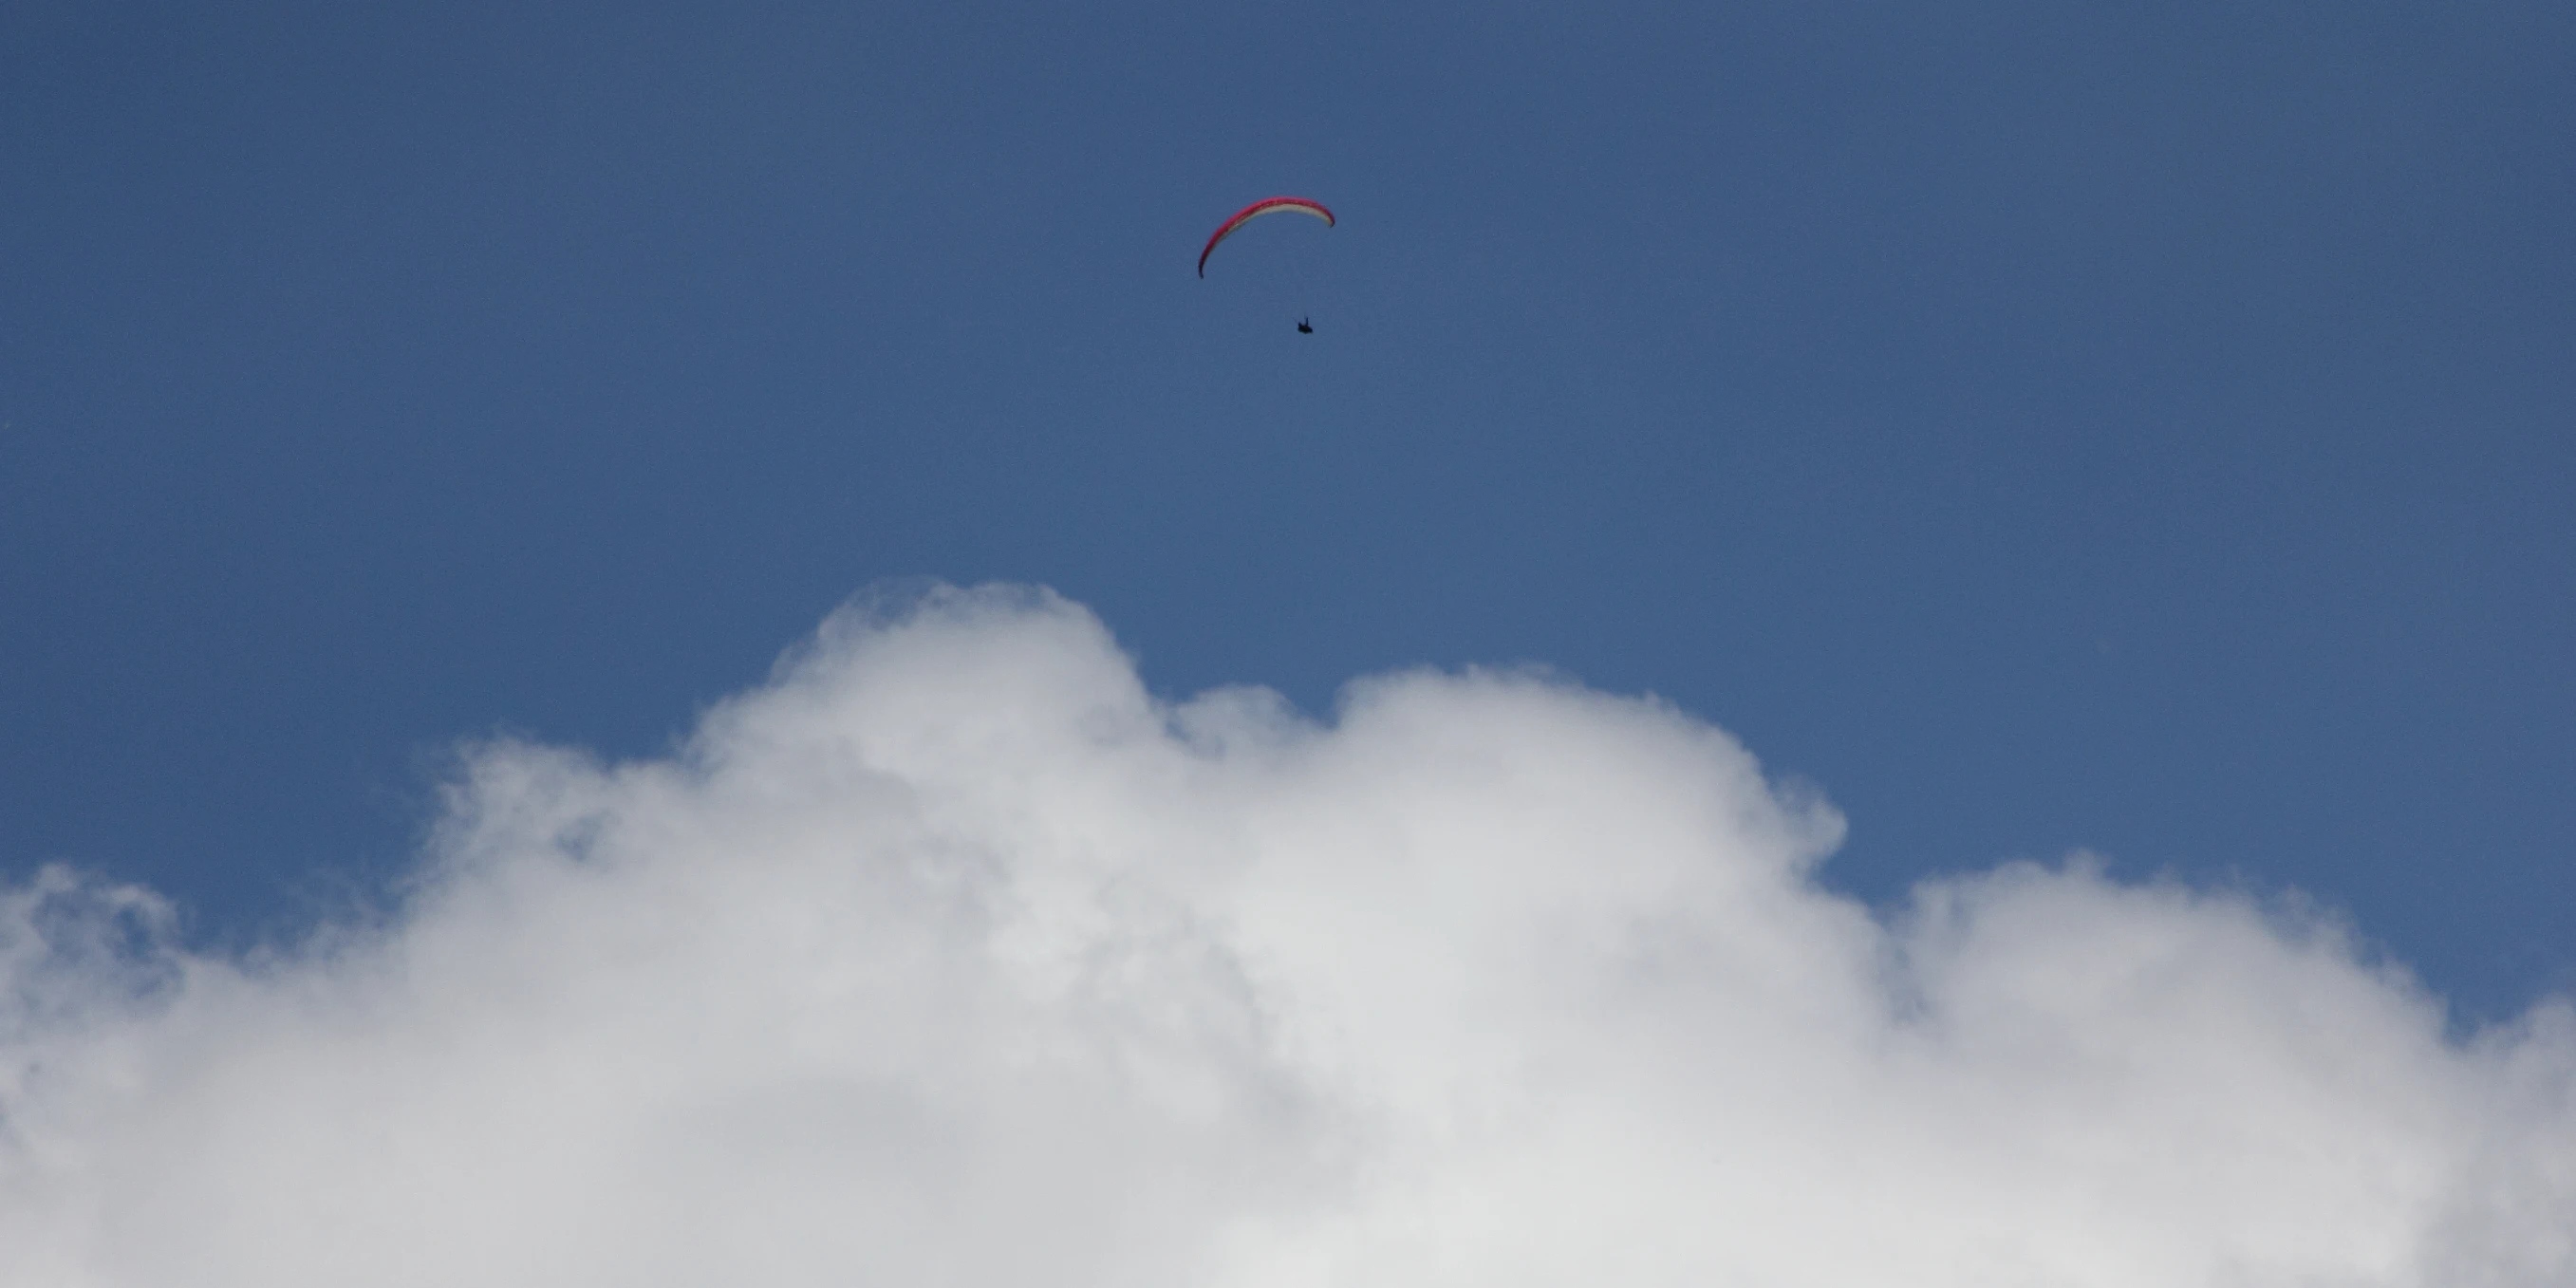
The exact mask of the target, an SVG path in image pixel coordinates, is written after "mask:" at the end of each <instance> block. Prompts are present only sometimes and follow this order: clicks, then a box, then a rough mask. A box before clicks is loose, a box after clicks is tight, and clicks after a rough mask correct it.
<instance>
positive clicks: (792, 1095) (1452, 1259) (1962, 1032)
mask: <svg viewBox="0 0 2576 1288" xmlns="http://www.w3.org/2000/svg"><path fill="white" fill-rule="evenodd" d="M1839 834H1840V820H1839V819H1838V818H1837V817H1836V816H1835V815H1834V813H1833V812H1832V811H1831V810H1830V809H1829V808H1827V807H1825V806H1824V805H1822V804H1821V803H1819V802H1816V801H1813V800H1806V799H1799V798H1796V797H1795V796H1793V795H1791V794H1785V793H1783V792H1781V791H1779V790H1776V789H1775V788H1774V787H1773V786H1772V785H1770V784H1769V783H1768V782H1766V780H1765V779H1764V777H1763V776H1762V774H1761V772H1760V770H1759V767H1758V766H1757V765H1756V764H1755V762H1754V761H1753V759H1752V758H1751V757H1750V756H1749V755H1748V754H1747V753H1746V752H1745V751H1744V750H1743V749H1742V748H1741V747H1739V746H1738V745H1737V744H1736V743H1734V742H1733V741H1732V740H1730V739H1729V738H1728V737H1727V736H1726V735H1724V734H1723V733H1721V732H1719V731H1717V730H1715V729H1712V728H1710V727H1708V726H1707V725H1704V724H1701V723H1698V722H1696V721H1693V720H1691V719H1690V718H1688V717H1686V716H1684V715H1682V714H1679V713H1677V712H1675V711H1672V710H1670V709H1668V708H1665V707H1662V706H1659V705H1656V704H1653V703H1650V702H1641V701H1634V700H1628V699H1622V698H1615V697H1609V696H1604V695H1602V694H1598V693H1592V692H1587V691H1584V690H1582V689H1580V688H1576V687H1572V686H1569V685H1566V684H1563V683H1559V682H1553V681H1549V680H1546V679H1543V678H1537V677H1531V676H1526V675H1518V674H1488V673H1469V674H1463V675H1461V674H1434V673H1419V674H1406V675H1397V676H1389V677H1382V678H1378V679H1373V680H1368V681H1363V682H1361V683H1359V684H1356V685H1355V686H1353V687H1352V689H1351V690H1350V691H1349V694H1348V695H1347V700H1346V702H1345V704H1344V706H1343V708H1342V710H1341V711H1340V712H1339V713H1338V715H1337V716H1336V718H1335V719H1334V720H1333V721H1332V722H1331V723H1330V724H1329V725H1318V724H1314V723H1311V722H1308V721H1306V720H1304V719H1302V718H1300V717H1298V716H1297V715H1295V714H1293V713H1292V712H1290V711H1288V710H1286V709H1285V708H1284V707H1283V706H1282V705H1281V704H1280V703H1279V702H1278V701H1277V700H1276V699H1274V698H1272V697H1271V696H1269V695H1267V694H1265V693H1263V692H1261V691H1258V690H1229V691H1223V692H1217V693H1211V694H1206V695H1202V696H1200V697H1197V698H1195V699H1192V700H1190V701H1188V702H1185V703H1181V704H1179V705H1177V706H1175V705H1167V704H1163V703H1158V702H1157V701H1155V700H1154V699H1153V698H1152V697H1150V696H1149V694H1148V693H1147V692H1146V690H1145V689H1144V688H1143V687H1142V686H1141V685H1140V683H1139V682H1138V680H1137V677H1136V674H1135V672H1134V670H1133V668H1132V666H1131V665H1130V664H1129V662H1128V661H1127V659H1126V658H1125V657H1124V656H1122V655H1121V654H1120V652H1119V651H1118V649H1117V648H1116V646H1115V645H1114V643H1113V642H1112V641H1111V639H1110V638H1109V636H1108V634H1107V632H1106V631H1105V630H1104V629H1103V628H1102V627H1101V625H1100V624H1099V623H1098V622H1097V621H1095V620H1094V619H1093V618H1092V617H1091V616H1090V615H1089V614H1087V613H1085V612H1083V611H1082V610H1081V609H1079V608H1077V607H1075V606H1072V605H1069V604H1067V603H1064V602H1063V601H1061V600H1058V599H1055V598H1053V597H1051V596H1048V595H1045V594H1042V593H1032V592H1013V591H976V592H940V593H936V594H933V595H931V596H929V597H928V598H927V599H926V600H924V601H922V602H920V603H918V604H916V605H913V606H912V607H910V608H908V609H906V610H904V611H902V612H885V611H866V610H853V611H852V612H849V613H845V614H843V615H842V616H841V617H839V618H836V619H835V620H834V621H833V622H831V623H830V624H828V625H827V626H826V627H825V629H824V630H823V631H822V632H821V633H820V635H819V636H818V637H817V638H816V639H815V640H814V641H813V642H812V643H811V644H810V645H808V646H807V647H805V648H803V649H801V650H800V651H799V652H798V653H797V654H795V655H794V656H792V657H791V658H790V659H789V660H788V661H787V662H786V663H784V664H782V666H781V668H780V670H779V673H778V674H777V675H776V676H775V677H774V679H773V680H772V681H771V682H770V683H768V684H766V685H764V686H762V687H760V688H758V689H756V690H754V691H752V692H749V693H747V694H744V695H742V696H740V697H738V698H736V699H734V700H732V701H730V702H728V703H726V704H724V705H722V706H720V707H719V708H717V709H715V710H714V711H712V712H710V713H709V714H708V715H707V716H706V718H705V719H704V720H703V722H702V723H701V726H700V728H699V729H698V730H697V732H696V733H695V734H694V735H693V737H692V739H691V740H690V741H689V742H688V744H687V745H686V747H685V748H684V749H683V750H682V751H681V752H680V753H678V754H676V755H674V756H672V757H671V758H669V759H665V760H656V761H649V762H642V763H633V764H621V765H603V764H600V763H597V762H595V761H594V760H592V759H591V758H588V757H586V756H583V755H580V754H577V753H574V752H568V751H563V750H559V749H553V748H547V747H541V746H531V745H524V744H514V743H505V744H495V745H488V746H482V747H478V748H474V749H472V750H470V751H469V752H468V753H467V754H466V755H465V757H464V758H463V760H462V762H461V769H460V772H459V774H458V777H457V780H456V782H455V784H454V787H453V789H452V794H451V797H450V799H449V801H448V804H447V808H446V811H445V814H444V817H443V822H442V825H441V826H440V828H439V830H438V832H437V835H436V837H435V840H434V842H433V843H432V845H431V847H430V850H429V852H428V853H427V855H426V856H425V857H424V862H423V869H422V875H421V879H420V882H419V884H418V885H417V887H416V888H415V889H414V890H413V891H412V892H411V893H410V894H409V895H408V896H407V898H406V900H405V902H404V903H403V905H402V906H401V909H400V911H399V912H398V914H396V915H394V916H392V917H389V918H387V919H386V920H384V921H383V922H382V923H381V924H372V925H350V926H341V927H335V928H330V929H328V930H326V931H325V932H324V933H322V934H321V935H319V936H317V937H316V938H315V939H314V940H313V942H311V943H310V944H307V945H303V946H300V947H298V948H296V949H294V950H292V951H284V952H277V953H271V954H267V955H263V956H258V957H253V958H218V957H210V956H205V955H198V954H192V953H190V952H187V951H185V950H183V949H181V948H179V947H177V946H175V943H174V940H173V939H172V937H171V935H170V930H169V925H168V920H169V919H168V915H167V912H166V910H165V909H163V908H162V907H161V906H160V905H159V904H158V903H157V902H156V901H155V900H154V899H153V898H152V897H151V896H150V895H148V894H146V893H143V892H139V891H133V890H127V889H120V888H116V887H112V886H107V885H102V884H100V883H98V882H95V881H90V880H86V879H82V878H77V877H74V876H71V875H69V874H65V873H62V872H54V873H49V874H47V875H45V876H43V877H41V878H39V879H38V880H37V881H35V882H34V883H32V884H29V885H25V886H22V887H19V888H17V889H15V890H11V891H8V892H6V893H5V895H0V972H5V974H6V991H5V992H0V1283H6V1284H11V1285H30V1286H33V1285H45V1286H47V1288H87V1286H90V1285H172V1284H188V1285H197V1286H205V1288H221V1286H223V1285H253V1284H259V1285H307V1284H310V1285H326V1284H327V1285H333V1286H334V1288H338V1286H340V1285H347V1284H370V1285H405V1284H422V1285H428V1284H437V1285H442V1286H444V1285H454V1284H459V1283H479V1284H531V1285H534V1284H545V1285H590V1284H596V1285H617V1286H618V1288H636V1286H638V1285H656V1284H673V1285H678V1284H691V1285H703V1284H763V1285H798V1284H827V1283H828V1284H835V1285H841V1284H850V1283H867V1284H879V1285H955V1286H959V1288H981V1286H984V1285H992V1286H994V1288H1000V1286H1001V1285H1011V1286H1013V1288H1021V1286H1024V1285H1030V1284H1047V1285H1054V1286H1057V1288H1084V1286H1086V1285H1101V1286H1104V1288H1105V1286H1108V1285H1117V1286H1119V1288H1138V1286H1145V1288H1150V1286H1156V1285H1170V1286H1171V1288H1181V1286H1182V1285H1189V1286H1190V1288H1290V1286H1291V1285H1294V1286H1295V1288H1325V1286H1337V1285H1339V1286H1349V1288H1379V1286H1385V1288H1397V1286H1399V1285H1400V1286H1401V1288H1445V1286H1451V1285H1455V1286H1457V1288H1466V1286H1468V1285H1474V1286H1475V1288H1502V1286H1510V1285H1577V1284H1581V1285H1597V1284H1633V1285H1682V1284H1689V1285H1719V1284H1729V1285H1732V1284H1743V1285H1764V1286H1771V1285H1800V1286H1804V1285H1814V1286H1817V1288H1822V1286H1825V1285H1833V1286H1834V1288H1846V1286H1848V1285H1852V1284H1899V1283H1901V1284H1906V1285H1912V1286H1916V1288H1944V1286H1952V1285H1955V1286H1957V1288H1970V1286H1972V1285H1973V1286H1974V1288H2013V1286H2017V1285H2088V1286H2090V1285H2098V1286H2101V1288H2128V1286H2131V1285H2135V1286H2137V1288H2149V1286H2152V1288H2177V1286H2193V1285H2212V1286H2215V1285H2241V1286H2246V1288H2253V1286H2257V1285H2283V1286H2285V1288H2286V1286H2289V1285H2301V1286H2327V1285H2331V1286H2335V1288H2360V1286H2364V1285H2392V1286H2394V1285H2421V1286H2423V1288H2435V1286H2439V1288H2476V1286H2479V1285H2488V1286H2494V1288H2504V1286H2508V1285H2510V1286H2515V1288H2521V1286H2524V1285H2529V1286H2532V1288H2538V1286H2540V1285H2564V1284H2567V1283H2569V1282H2576V1236H2571V1233H2570V1232H2571V1231H2576V1162H2571V1160H2576V1023H2571V1020H2570V1016H2569V1012H2568V1011H2567V1010H2566V1009H2565V1007H2564V1006H2562V1005H2559V1004H2554V1003H2553V1004H2552V1005H2550V1006H2547V1007H2544V1008H2542V1009H2540V1010H2537V1011H2535V1012H2533V1013H2532V1014H2531V1015H2529V1016H2527V1017H2525V1018H2524V1019H2523V1020H2522V1021H2520V1022H2518V1023H2516V1024H2514V1025H2511V1026H2509V1027H2505V1028H2500V1029H2497V1030H2494V1031H2490V1032H2486V1033H2483V1034H2479V1035H2476V1036H2474V1037H2473V1038H2471V1039H2469V1040H2467V1041H2465V1042H2461V1041H2454V1040H2450V1039H2446V1037H2445V1036H2444V1021H2443V1016H2442V1013H2441V1010H2440V1008H2439V1006H2438V1005H2437V1004H2436V1003H2435V1002H2434V1001H2432V1000H2431V999H2429V998H2427V997H2426V996H2424V995H2423V994H2422V993H2420V992H2419V991H2418V990H2416V989H2415V988H2414V987H2413V986H2412V985H2411V984H2410V983H2409V982H2408V981H2407V980H2406V979H2405V978H2404V977H2403V976H2402V975H2401V974H2398V973H2395V972H2393V971H2391V970H2389V969H2387V968H2384V967H2381V966H2378V965H2374V964H2372V963H2371V962H2369V961H2367V960H2365V959H2364V958H2363V957H2362V956H2360V955H2358V954H2357V953H2356V950H2355V948H2354V946H2353V944H2352V942H2351V941H2350V939H2349V938H2348V937H2347V936H2346V935H2345V934H2344V933H2343V932H2342V931H2341V930H2340V929H2339V928H2338V927H2337V926H2336V924H2335V923H2334V922H2333V921H2331V920H2330V919H2326V918H2322V917H2319V916H2316V915H2313V914H2309V913H2304V912H2301V911H2300V910H2298V909H2297V908H2296V907H2293V906H2272V905H2266V904H2261V903H2258V902H2256V901H2253V900H2250V899H2248V898H2247V897H2244V896H2241V895H2238V894H2234V893H2227V892H2205V891H2194V890H2190V889H2184V888H2180V887H2174V886H2164V885H2150V886H2139V885H2133V884H2124V883H2122V882H2119V881H2116V880H2113V879H2111V878H2109V877H2107V876H2106V875H2104V874H2103V872H2102V871H2100V870H2099V869H2098V868H2097V867H2095V866H2092V865H2088V864H2087V863H2085V862H2083V861H2081V860H2077V861H2072V862H2070V863H2068V864H2066V865H2064V866H2061V867H2054V868H2042V867H2037V866H2026V865H2017V866H2012V867H2006V868H2002V869H1999V870H1996V871H1993V872H1989V873H1985V874H1982V875H1977V876H1973V877H1968V878H1964V879H1956V880H1947V881H1941V882H1935V883H1932V884H1929V885H1927V886H1925V887H1924V888H1923V889H1922V890H1921V891H1920V893H1919V897H1918V898H1917V900H1916V901H1915V902H1914V903H1913V905H1912V906H1911V907H1910V908H1908V909H1906V910H1904V911H1902V912H1901V913H1899V914H1897V915H1895V916H1893V917H1890V918H1880V917H1874V916H1873V915H1872V914H1871V912H1870V911H1869V910H1867V909H1864V908H1862V907H1860V906H1857V905H1855V904H1853V903H1851V902H1849V901H1846V900H1844V899H1841V898H1838V897H1836V896H1834V895H1832V894H1829V893H1827V892H1826V891H1824V890H1822V889H1821V888H1819V887H1818V885H1817V884H1815V882H1814V881H1813V880H1812V879H1811V875H1812V870H1813V869H1814V867H1815V865H1816V864H1817V863H1818V862H1820V861H1821V860H1822V859H1823V857H1824V856H1825V855H1826V854H1827V853H1828V852H1829V851H1830V850H1831V849H1832V847H1833V846H1834V844H1835V842H1836V840H1837V838H1838V836H1839Z"/></svg>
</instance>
